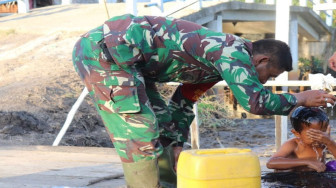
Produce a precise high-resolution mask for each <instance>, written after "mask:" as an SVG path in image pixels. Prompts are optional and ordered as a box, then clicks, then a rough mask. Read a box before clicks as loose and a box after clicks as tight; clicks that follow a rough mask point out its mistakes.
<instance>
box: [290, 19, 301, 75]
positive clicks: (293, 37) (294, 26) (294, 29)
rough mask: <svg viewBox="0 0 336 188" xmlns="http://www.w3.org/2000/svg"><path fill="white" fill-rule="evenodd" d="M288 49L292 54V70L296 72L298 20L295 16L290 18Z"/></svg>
mask: <svg viewBox="0 0 336 188" xmlns="http://www.w3.org/2000/svg"><path fill="white" fill-rule="evenodd" d="M289 28H290V29H289V47H290V50H291V53H292V59H293V70H294V71H297V70H298V69H299V65H298V61H299V38H298V33H299V29H298V20H297V16H296V15H292V16H291V20H290V27H289Z"/></svg>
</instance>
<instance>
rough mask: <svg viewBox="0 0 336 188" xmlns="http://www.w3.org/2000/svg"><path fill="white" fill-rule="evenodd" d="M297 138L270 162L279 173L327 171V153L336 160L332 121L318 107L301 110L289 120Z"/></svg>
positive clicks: (281, 148)
mask: <svg viewBox="0 0 336 188" xmlns="http://www.w3.org/2000/svg"><path fill="white" fill-rule="evenodd" d="M290 121H291V124H292V126H293V129H292V133H293V134H294V135H295V138H292V139H290V140H288V141H286V142H285V143H284V144H283V145H282V146H281V147H280V149H279V151H277V152H276V153H275V154H274V155H273V156H272V157H271V158H270V159H269V161H268V162H267V164H266V165H267V168H269V169H275V170H276V171H317V172H323V171H325V170H326V165H325V152H326V151H327V150H328V151H329V152H330V153H331V154H332V155H333V156H334V158H335V157H336V143H335V142H334V141H333V140H332V139H331V138H330V126H329V118H328V116H327V114H326V113H325V112H324V111H323V110H322V109H321V108H318V107H302V106H300V107H298V108H296V109H295V110H294V111H293V113H292V114H291V117H290Z"/></svg>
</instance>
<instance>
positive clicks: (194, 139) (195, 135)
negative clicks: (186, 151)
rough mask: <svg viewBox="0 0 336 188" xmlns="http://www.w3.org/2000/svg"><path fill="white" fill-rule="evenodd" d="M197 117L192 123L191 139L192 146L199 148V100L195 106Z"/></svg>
mask: <svg viewBox="0 0 336 188" xmlns="http://www.w3.org/2000/svg"><path fill="white" fill-rule="evenodd" d="M193 111H194V114H195V118H194V121H193V122H192V123H191V126H190V140H191V148H192V149H199V148H200V140H199V129H198V127H199V122H198V107H197V102H195V104H194V108H193Z"/></svg>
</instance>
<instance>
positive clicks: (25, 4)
mask: <svg viewBox="0 0 336 188" xmlns="http://www.w3.org/2000/svg"><path fill="white" fill-rule="evenodd" d="M17 3H18V13H28V12H29V0H17Z"/></svg>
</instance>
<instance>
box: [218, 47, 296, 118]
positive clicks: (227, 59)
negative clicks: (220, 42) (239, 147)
mask: <svg viewBox="0 0 336 188" xmlns="http://www.w3.org/2000/svg"><path fill="white" fill-rule="evenodd" d="M215 66H216V68H217V70H218V71H219V72H220V74H221V76H222V78H223V79H224V80H225V81H226V82H227V84H228V85H229V87H230V89H231V90H232V92H233V94H234V96H235V97H236V99H237V101H238V102H239V103H240V105H241V106H242V107H243V108H244V109H245V110H247V111H248V112H250V113H253V114H258V115H288V114H289V112H290V111H291V110H292V109H293V108H294V107H295V105H296V104H297V100H296V97H295V96H294V95H292V94H288V93H286V94H274V93H272V92H271V91H270V90H268V89H266V88H265V87H264V86H263V85H262V84H261V83H260V81H259V79H258V74H257V72H256V70H255V67H254V66H253V65H252V62H251V57H250V55H249V53H248V51H247V49H246V46H245V45H244V43H243V42H235V43H233V44H232V46H228V47H225V48H224V50H223V53H222V56H221V59H220V60H218V61H217V62H215Z"/></svg>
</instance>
